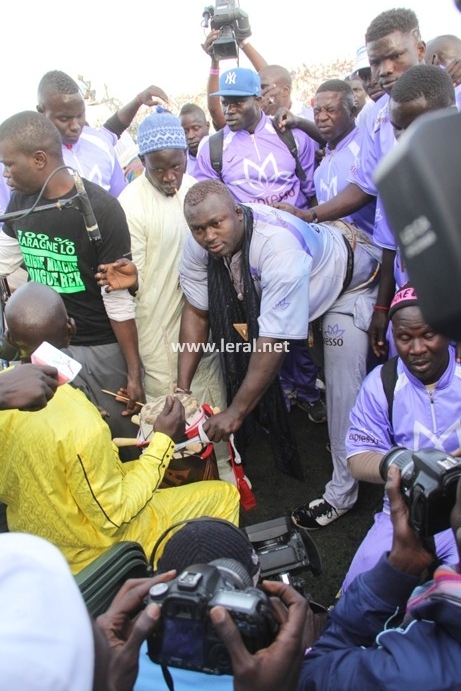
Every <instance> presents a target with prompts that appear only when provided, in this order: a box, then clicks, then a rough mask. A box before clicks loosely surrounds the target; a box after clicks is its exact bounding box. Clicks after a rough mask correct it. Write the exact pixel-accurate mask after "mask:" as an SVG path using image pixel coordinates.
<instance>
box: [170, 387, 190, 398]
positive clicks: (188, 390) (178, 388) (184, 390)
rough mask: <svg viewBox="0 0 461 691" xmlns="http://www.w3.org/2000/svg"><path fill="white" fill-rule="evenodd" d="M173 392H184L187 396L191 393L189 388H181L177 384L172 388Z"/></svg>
mask: <svg viewBox="0 0 461 691" xmlns="http://www.w3.org/2000/svg"><path fill="white" fill-rule="evenodd" d="M174 392H175V393H186V394H188V395H189V396H190V395H191V393H192V391H190V389H181V388H180V387H179V386H177V387H176V388H175V390H174Z"/></svg>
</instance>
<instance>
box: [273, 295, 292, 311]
mask: <svg viewBox="0 0 461 691" xmlns="http://www.w3.org/2000/svg"><path fill="white" fill-rule="evenodd" d="M289 306H290V302H289V301H288V300H285V298H282V300H279V301H278V302H276V303H275V305H274V309H275V310H286V309H288V307H289Z"/></svg>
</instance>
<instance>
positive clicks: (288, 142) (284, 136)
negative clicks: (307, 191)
mask: <svg viewBox="0 0 461 691" xmlns="http://www.w3.org/2000/svg"><path fill="white" fill-rule="evenodd" d="M274 130H275V131H276V132H277V134H278V136H279V137H280V139H281V140H282V142H283V143H284V144H285V146H286V147H287V149H288V150H289V151H290V153H291V155H292V156H293V158H294V159H295V161H296V175H297V176H298V178H299V179H300V180H305V179H306V171H305V170H304V168H303V167H302V165H301V162H300V160H299V156H298V147H297V146H296V141H295V138H294V134H293V132H292V131H291V130H290V129H285V131H284V132H282V130H279V128H278V127H275V125H274Z"/></svg>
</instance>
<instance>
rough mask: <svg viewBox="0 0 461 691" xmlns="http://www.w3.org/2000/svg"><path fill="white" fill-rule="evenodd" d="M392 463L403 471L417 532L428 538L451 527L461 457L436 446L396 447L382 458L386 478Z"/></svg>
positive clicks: (381, 466) (382, 467)
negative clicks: (431, 447)
mask: <svg viewBox="0 0 461 691" xmlns="http://www.w3.org/2000/svg"><path fill="white" fill-rule="evenodd" d="M391 465H395V466H396V467H397V468H399V470H400V478H401V479H400V487H401V490H402V494H403V496H404V498H405V501H406V502H407V504H408V506H409V508H410V522H411V524H412V526H413V528H414V529H415V530H416V532H417V533H418V534H419V535H420V536H421V537H422V538H423V539H424V538H427V537H431V536H432V535H435V534H436V533H439V532H440V531H441V530H446V529H447V528H449V527H450V514H451V510H452V509H453V506H454V505H455V502H456V488H457V484H458V480H459V478H460V477H461V458H454V457H453V456H450V455H449V454H447V453H444V452H443V451H437V450H436V449H421V450H420V451H412V450H411V449H406V448H404V447H395V448H393V449H391V450H390V451H389V453H387V454H386V455H385V456H384V457H383V458H382V459H381V463H380V466H379V472H380V474H381V477H382V478H383V480H386V479H387V473H388V470H389V468H390V466H391Z"/></svg>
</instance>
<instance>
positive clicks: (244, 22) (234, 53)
mask: <svg viewBox="0 0 461 691" xmlns="http://www.w3.org/2000/svg"><path fill="white" fill-rule="evenodd" d="M202 17H203V19H204V23H203V26H205V27H207V26H208V21H209V20H211V21H210V25H211V28H212V29H218V30H219V36H218V38H217V39H216V40H215V41H214V42H213V56H214V59H215V60H227V59H230V58H233V59H236V58H237V57H238V38H237V37H240V38H241V36H240V34H241V33H242V32H249V31H250V24H249V21H248V15H247V13H246V12H243V10H241V9H240V7H236V0H216V7H213V5H209V6H208V7H205V9H204V11H203V14H202Z"/></svg>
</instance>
